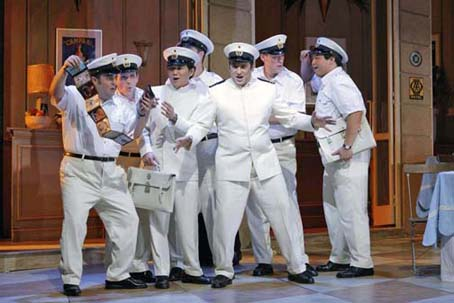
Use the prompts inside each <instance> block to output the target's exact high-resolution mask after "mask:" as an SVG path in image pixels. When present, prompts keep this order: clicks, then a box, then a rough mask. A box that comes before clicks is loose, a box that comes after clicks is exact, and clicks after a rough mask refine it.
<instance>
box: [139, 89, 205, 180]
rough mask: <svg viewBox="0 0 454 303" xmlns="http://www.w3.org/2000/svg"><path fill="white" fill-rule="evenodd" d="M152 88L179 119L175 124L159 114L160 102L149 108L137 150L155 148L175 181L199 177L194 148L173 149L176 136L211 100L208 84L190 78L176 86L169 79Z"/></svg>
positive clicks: (186, 128) (194, 119)
mask: <svg viewBox="0 0 454 303" xmlns="http://www.w3.org/2000/svg"><path fill="white" fill-rule="evenodd" d="M153 91H154V93H155V95H156V97H158V98H159V99H160V100H161V101H160V102H163V101H166V102H167V103H170V104H171V105H172V106H173V107H174V110H175V113H177V115H178V119H177V122H176V123H175V124H173V123H172V122H170V121H169V120H168V119H167V118H166V117H165V116H164V115H162V113H161V106H160V105H158V106H157V107H156V108H154V109H152V110H151V112H150V118H149V121H148V123H147V126H146V127H145V128H144V130H143V136H141V140H140V154H141V155H142V156H143V155H145V154H146V153H148V152H154V154H155V155H156V157H157V158H158V161H159V163H160V170H161V171H164V172H167V173H173V174H176V176H177V177H176V180H177V181H189V180H198V169H197V157H196V151H195V150H189V151H188V150H180V151H179V152H178V153H175V151H174V147H175V139H176V138H179V137H181V136H184V134H185V133H186V132H187V130H188V129H189V127H190V126H192V125H193V124H194V123H195V122H196V121H198V120H200V119H201V117H202V113H203V112H204V111H205V109H206V108H207V107H209V103H210V102H211V101H210V97H209V93H208V88H207V86H206V85H204V84H203V85H199V84H197V83H195V82H193V81H190V83H189V84H188V85H187V86H185V87H182V88H179V89H175V88H174V87H173V85H172V84H170V83H168V84H165V85H162V86H157V87H153ZM152 146H153V147H152Z"/></svg>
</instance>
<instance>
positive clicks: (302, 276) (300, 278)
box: [288, 270, 314, 284]
mask: <svg viewBox="0 0 454 303" xmlns="http://www.w3.org/2000/svg"><path fill="white" fill-rule="evenodd" d="M288 280H289V281H293V282H296V283H302V284H313V283H314V278H313V277H312V275H311V274H310V273H309V272H308V271H307V270H306V271H304V272H302V273H299V274H296V275H292V274H288Z"/></svg>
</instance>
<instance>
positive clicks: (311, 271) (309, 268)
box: [306, 263, 318, 277]
mask: <svg viewBox="0 0 454 303" xmlns="http://www.w3.org/2000/svg"><path fill="white" fill-rule="evenodd" d="M306 271H307V272H308V273H309V274H311V276H312V277H316V276H318V272H317V270H316V269H315V267H314V266H312V265H310V264H309V263H306Z"/></svg>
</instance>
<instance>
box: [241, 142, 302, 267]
mask: <svg viewBox="0 0 454 303" xmlns="http://www.w3.org/2000/svg"><path fill="white" fill-rule="evenodd" d="M273 145H274V148H275V149H276V152H277V155H278V158H279V163H280V165H281V168H282V174H283V176H284V179H285V184H286V186H287V191H288V193H289V202H291V203H290V208H291V212H290V214H291V218H290V222H293V223H294V224H296V225H297V229H298V230H297V237H298V239H299V241H300V246H301V253H302V255H303V260H304V263H309V257H308V255H307V254H306V251H305V247H304V231H303V222H302V220H301V215H300V208H299V204H298V197H297V188H296V147H295V139H289V140H285V141H283V142H280V143H274V144H273ZM246 215H247V220H248V226H249V230H250V232H251V242H252V249H253V252H254V257H255V262H256V263H265V264H271V263H272V259H273V250H272V249H271V239H270V223H269V221H268V220H267V219H266V216H265V214H264V213H263V211H262V210H261V208H260V206H259V201H256V200H254V198H253V197H252V196H251V199H250V200H249V201H248V204H247V207H246Z"/></svg>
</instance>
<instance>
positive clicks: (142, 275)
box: [129, 270, 156, 283]
mask: <svg viewBox="0 0 454 303" xmlns="http://www.w3.org/2000/svg"><path fill="white" fill-rule="evenodd" d="M129 274H130V275H131V277H133V278H134V279H135V280H139V281H142V282H144V283H153V282H155V281H156V279H155V277H154V276H153V273H152V272H151V271H149V270H147V271H142V272H130V273H129Z"/></svg>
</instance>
